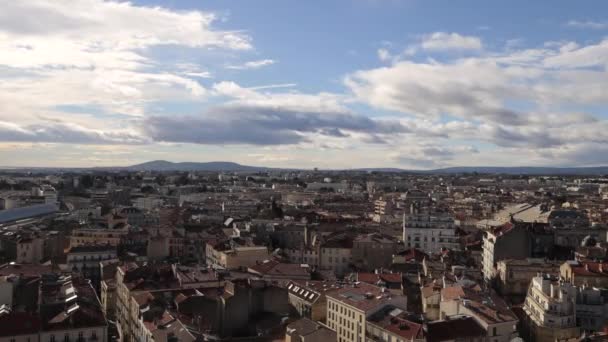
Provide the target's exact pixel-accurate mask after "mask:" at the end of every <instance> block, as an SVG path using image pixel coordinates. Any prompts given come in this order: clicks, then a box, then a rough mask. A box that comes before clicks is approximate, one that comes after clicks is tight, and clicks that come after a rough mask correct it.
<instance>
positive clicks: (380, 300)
mask: <svg viewBox="0 0 608 342" xmlns="http://www.w3.org/2000/svg"><path fill="white" fill-rule="evenodd" d="M389 305H392V306H394V307H396V308H400V309H402V310H406V309H407V298H406V297H405V296H395V295H391V294H389V292H388V291H387V290H386V289H385V288H380V287H377V286H374V285H369V284H365V283H361V284H356V283H354V284H351V285H344V286H343V287H341V288H340V289H338V290H336V291H335V292H333V293H330V294H328V295H327V325H328V326H329V328H330V329H332V330H335V331H336V334H337V336H338V338H337V341H338V342H350V341H352V342H361V341H365V340H366V332H367V330H366V327H367V318H368V317H370V316H371V315H372V314H374V313H376V312H378V311H380V310H382V309H384V308H385V307H387V306H389Z"/></svg>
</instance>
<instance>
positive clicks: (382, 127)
mask: <svg viewBox="0 0 608 342" xmlns="http://www.w3.org/2000/svg"><path fill="white" fill-rule="evenodd" d="M142 129H143V131H144V134H145V135H146V136H148V137H150V138H151V139H152V140H154V141H165V142H183V143H195V144H220V145H221V144H251V145H278V144H297V143H300V142H305V141H309V139H310V137H309V135H310V134H319V135H324V136H328V137H334V138H346V137H348V136H349V132H357V133H362V134H366V135H369V136H370V137H373V136H374V135H383V134H399V133H407V132H408V128H406V127H404V126H403V125H401V124H400V123H399V122H397V121H384V120H375V119H372V118H369V117H366V116H361V115H356V114H352V113H341V112H326V113H323V112H305V111H297V110H291V109H279V108H271V107H256V106H244V105H238V106H223V107H216V108H212V109H209V110H207V111H206V112H204V113H203V114H201V115H200V116H151V117H147V118H145V119H144V121H143V125H142Z"/></svg>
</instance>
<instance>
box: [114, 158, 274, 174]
mask: <svg viewBox="0 0 608 342" xmlns="http://www.w3.org/2000/svg"><path fill="white" fill-rule="evenodd" d="M126 169H128V170H133V171H250V172H256V171H265V170H270V169H269V168H267V167H257V166H247V165H241V164H237V163H233V162H222V161H218V162H206V163H193V162H183V163H172V162H170V161H166V160H154V161H149V162H146V163H142V164H137V165H132V166H128V167H126Z"/></svg>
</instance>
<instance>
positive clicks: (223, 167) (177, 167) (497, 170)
mask: <svg viewBox="0 0 608 342" xmlns="http://www.w3.org/2000/svg"><path fill="white" fill-rule="evenodd" d="M125 169H128V170H133V171H241V172H258V171H269V170H294V169H278V168H269V167H261V166H248V165H241V164H238V163H233V162H222V161H217V162H205V163H195V162H183V163H173V162H169V161H166V160H154V161H150V162H146V163H142V164H137V165H133V166H128V167H126V168H125ZM325 171H328V170H325ZM335 171H349V170H335ZM350 171H363V172H374V171H375V172H410V173H420V174H458V173H474V172H477V173H482V174H507V175H608V166H598V167H564V168H560V167H528V166H513V167H495V166H469V167H448V168H441V169H434V170H406V169H399V168H363V169H353V170H350Z"/></svg>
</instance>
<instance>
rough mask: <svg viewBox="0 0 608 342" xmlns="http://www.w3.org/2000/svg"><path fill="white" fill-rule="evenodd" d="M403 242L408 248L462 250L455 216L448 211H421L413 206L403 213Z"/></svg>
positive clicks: (436, 250)
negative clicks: (408, 211)
mask: <svg viewBox="0 0 608 342" xmlns="http://www.w3.org/2000/svg"><path fill="white" fill-rule="evenodd" d="M403 242H404V243H405V246H406V247H407V248H412V247H413V248H417V249H421V250H423V251H424V252H426V253H435V252H439V251H441V249H442V248H448V249H453V250H460V249H461V245H460V242H459V238H458V236H457V235H456V225H455V223H454V218H453V217H452V216H451V215H449V214H447V213H440V212H435V213H433V212H420V211H419V210H418V209H417V208H415V207H412V210H411V211H410V213H409V214H407V213H406V214H404V215H403Z"/></svg>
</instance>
